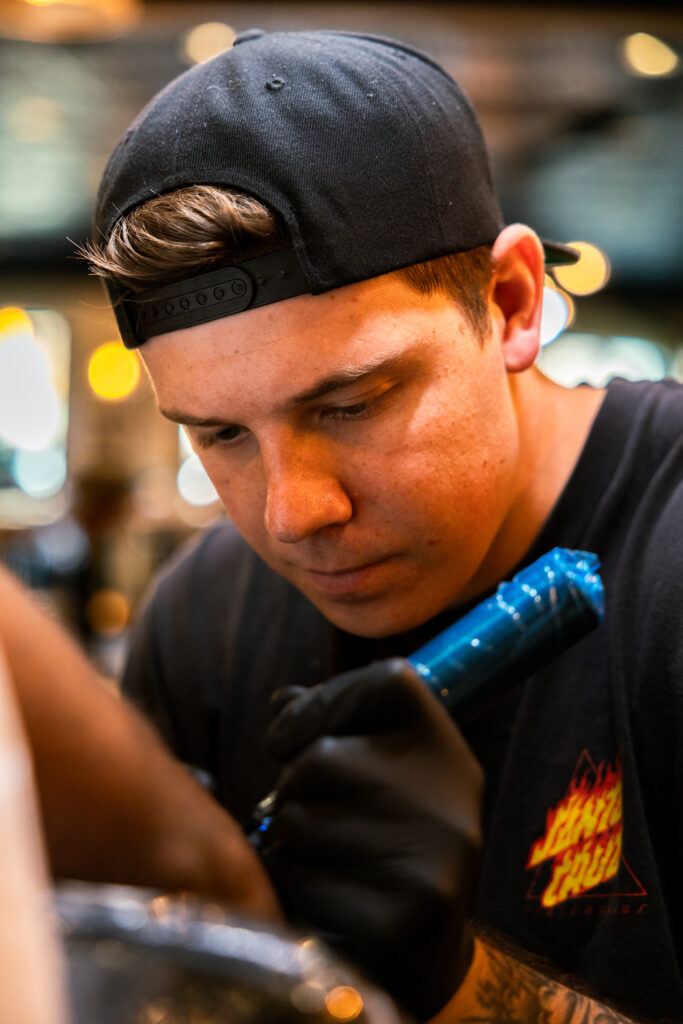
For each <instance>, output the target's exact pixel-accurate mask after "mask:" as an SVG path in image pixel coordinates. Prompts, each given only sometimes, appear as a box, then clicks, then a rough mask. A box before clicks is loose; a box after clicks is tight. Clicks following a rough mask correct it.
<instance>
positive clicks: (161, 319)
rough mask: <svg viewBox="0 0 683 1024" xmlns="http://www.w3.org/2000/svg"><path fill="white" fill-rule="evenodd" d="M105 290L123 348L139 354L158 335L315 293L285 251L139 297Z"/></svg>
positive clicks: (110, 286) (113, 288)
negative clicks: (138, 349) (145, 344)
mask: <svg viewBox="0 0 683 1024" xmlns="http://www.w3.org/2000/svg"><path fill="white" fill-rule="evenodd" d="M107 290H108V292H109V297H110V299H111V301H112V305H113V307H114V313H115V314H116V319H117V321H118V325H119V330H120V331H121V337H122V338H123V343H124V345H125V346H126V348H138V347H139V346H140V345H142V344H143V342H145V341H147V339H148V338H152V337H154V336H155V335H157V334H166V333H167V332H168V331H179V330H182V328H184V327H193V326H195V325H196V324H203V323H207V322H208V321H209V320H218V319H220V318H221V317H224V316H232V315H233V314H235V313H241V312H243V311H244V310H245V309H256V307H257V306H267V305H268V304H269V303H271V302H279V301H281V300H282V299H290V298H293V297H294V296H295V295H302V294H304V293H305V292H310V290H311V289H310V286H309V284H308V282H307V281H306V278H305V277H304V274H303V271H302V269H301V267H300V265H299V260H298V259H297V256H296V253H295V252H294V250H293V249H283V250H282V251H281V252H275V253H271V254H270V255H268V256H259V257H257V258H256V259H253V260H245V262H244V263H239V264H236V265H235V266H229V267H220V268H219V269H218V270H211V271H209V272H208V273H206V274H199V275H198V276H196V277H190V278H186V279H185V280H183V281H175V282H174V283H173V284H168V285H164V286H163V287H161V288H150V289H148V290H147V291H144V292H138V293H137V294H136V295H131V294H130V293H124V292H120V291H119V290H118V289H117V286H116V285H115V284H114V282H112V281H110V280H107Z"/></svg>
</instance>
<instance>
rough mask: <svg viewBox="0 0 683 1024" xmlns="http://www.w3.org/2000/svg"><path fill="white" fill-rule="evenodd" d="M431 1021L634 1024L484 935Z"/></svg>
mask: <svg viewBox="0 0 683 1024" xmlns="http://www.w3.org/2000/svg"><path fill="white" fill-rule="evenodd" d="M431 1024H636V1022H634V1021H631V1020H630V1019H629V1018H627V1017H624V1016H623V1015H622V1014H620V1013H618V1012H617V1011H615V1010H612V1009H610V1008H609V1007H607V1006H605V1005H604V1004H603V1003H600V1002H597V1001H596V1000H594V999H592V998H590V997H589V996H587V995H583V994H582V993H580V992H576V991H575V990H573V989H570V988H567V987H566V986H565V985H563V984H562V983H561V982H559V981H557V980H555V979H554V978H550V977H548V976H547V975H544V974H542V973H541V972H540V971H537V970H535V969H534V968H532V967H529V966H528V965H527V964H524V963H521V962H520V961H519V960H518V959H516V957H513V956H509V955H508V954H507V953H503V952H501V951H500V950H498V949H494V948H493V947H492V946H490V945H488V943H485V942H482V941H481V940H480V939H478V940H477V942H476V948H475V956H474V961H473V963H472V967H471V968H470V971H469V973H468V975H467V977H466V978H465V980H464V982H463V984H462V985H461V987H460V989H459V990H458V992H457V994H456V995H455V997H454V998H453V999H452V1000H451V1002H450V1003H449V1004H448V1006H446V1007H444V1009H443V1010H442V1011H441V1013H439V1014H438V1016H437V1017H435V1018H434V1019H433V1020H432V1022H431Z"/></svg>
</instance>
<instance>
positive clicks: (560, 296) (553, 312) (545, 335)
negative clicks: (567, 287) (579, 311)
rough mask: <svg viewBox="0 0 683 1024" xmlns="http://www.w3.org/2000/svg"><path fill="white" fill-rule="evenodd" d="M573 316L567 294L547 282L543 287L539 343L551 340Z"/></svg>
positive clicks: (566, 325) (572, 305) (570, 301)
mask: <svg viewBox="0 0 683 1024" xmlns="http://www.w3.org/2000/svg"><path fill="white" fill-rule="evenodd" d="M573 318H574V303H573V302H572V300H571V298H570V297H569V295H567V294H566V293H565V292H563V291H560V289H559V288H556V287H555V285H554V283H552V284H551V283H547V284H546V285H545V287H544V289H543V312H542V314H541V345H549V344H550V342H551V341H554V340H555V338H557V337H559V335H560V334H562V332H563V331H564V330H566V329H567V327H568V326H569V325H570V324H571V322H572V320H573Z"/></svg>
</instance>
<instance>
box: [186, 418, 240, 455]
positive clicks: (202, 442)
mask: <svg viewBox="0 0 683 1024" xmlns="http://www.w3.org/2000/svg"><path fill="white" fill-rule="evenodd" d="M243 434H244V429H243V428H242V427H240V426H239V425H238V424H236V423H231V424H230V425H229V426H227V427H222V428H221V430H216V431H214V432H213V433H211V434H195V435H194V443H195V445H196V447H197V448H201V449H202V451H206V449H207V448H213V447H214V445H217V444H226V445H230V444H235V443H236V442H237V441H240V440H241V438H242V436H243Z"/></svg>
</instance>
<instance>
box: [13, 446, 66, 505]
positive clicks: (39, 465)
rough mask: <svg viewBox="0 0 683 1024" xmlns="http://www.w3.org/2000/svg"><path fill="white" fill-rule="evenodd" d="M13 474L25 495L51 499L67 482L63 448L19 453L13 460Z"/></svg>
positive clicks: (16, 453)
mask: <svg viewBox="0 0 683 1024" xmlns="http://www.w3.org/2000/svg"><path fill="white" fill-rule="evenodd" d="M11 472H12V476H13V477H14V479H15V481H16V483H17V486H18V487H20V488H21V489H22V491H24V493H25V494H28V495H29V496H30V497H32V498H49V497H51V495H53V494H57V492H58V491H60V490H61V489H62V487H63V486H64V484H65V482H66V457H65V455H64V451H63V450H62V449H61V448H48V449H47V450H45V451H40V452H33V451H18V452H15V454H14V456H13V458H12V467H11Z"/></svg>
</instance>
